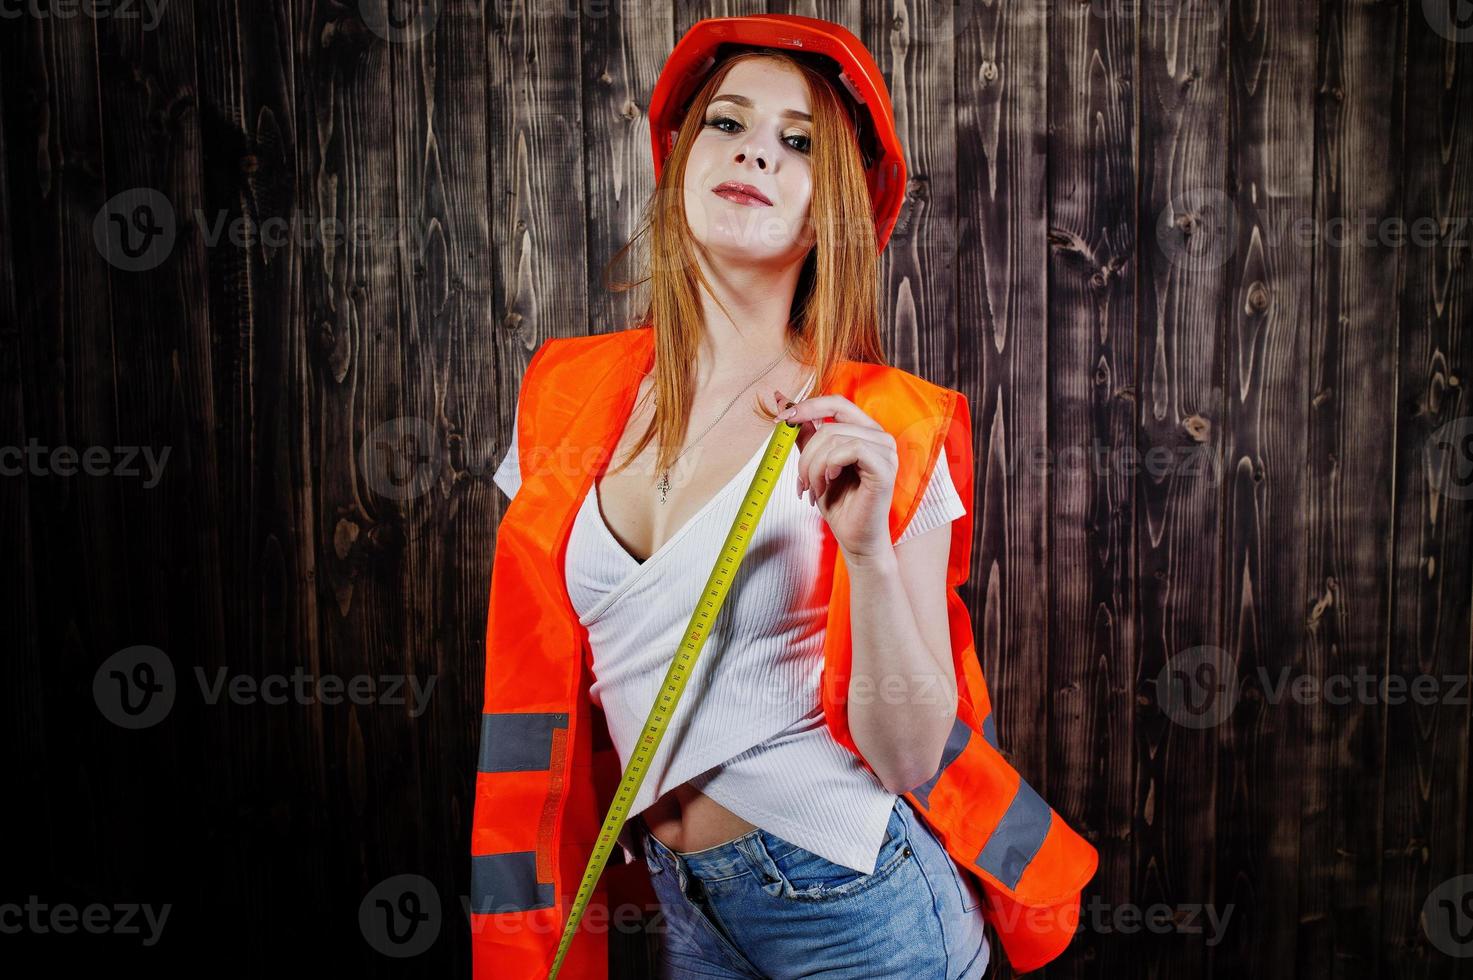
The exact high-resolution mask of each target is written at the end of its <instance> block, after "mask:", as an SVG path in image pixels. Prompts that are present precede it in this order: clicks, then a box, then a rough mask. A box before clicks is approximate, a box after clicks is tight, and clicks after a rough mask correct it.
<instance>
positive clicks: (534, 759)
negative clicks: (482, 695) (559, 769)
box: [479, 711, 568, 772]
mask: <svg viewBox="0 0 1473 980" xmlns="http://www.w3.org/2000/svg"><path fill="white" fill-rule="evenodd" d="M567 727H568V713H567V712H566V711H562V712H518V711H506V712H500V711H499V712H495V713H487V714H483V715H481V761H480V766H479V768H480V771H481V772H542V771H546V770H547V769H550V768H551V767H552V732H553V729H555V728H567Z"/></svg>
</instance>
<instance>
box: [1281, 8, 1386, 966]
mask: <svg viewBox="0 0 1473 980" xmlns="http://www.w3.org/2000/svg"><path fill="white" fill-rule="evenodd" d="M1404 32H1405V22H1404V18H1403V17H1402V16H1401V11H1399V10H1396V9H1393V8H1391V7H1386V6H1382V5H1378V4H1365V3H1344V4H1338V3H1336V4H1326V5H1325V7H1324V8H1323V9H1322V11H1321V19H1320V31H1319V40H1320V58H1319V66H1318V74H1319V78H1320V83H1319V88H1318V95H1319V107H1318V112H1317V118H1316V132H1315V154H1316V167H1315V214H1314V222H1313V230H1314V231H1315V232H1316V233H1317V234H1316V235H1315V236H1314V237H1315V239H1317V241H1316V244H1315V247H1314V256H1315V270H1314V298H1313V303H1312V310H1313V319H1312V321H1311V323H1312V325H1311V334H1310V350H1309V378H1310V391H1311V396H1310V424H1309V439H1308V442H1309V472H1308V478H1307V481H1306V482H1307V489H1308V495H1307V501H1306V508H1307V514H1308V521H1309V541H1308V559H1309V566H1308V585H1309V597H1310V601H1311V606H1310V610H1309V635H1308V643H1307V646H1306V655H1307V673H1308V674H1309V675H1310V676H1311V677H1313V678H1315V679H1316V680H1317V681H1319V682H1321V683H1323V682H1325V681H1327V680H1328V679H1329V678H1331V677H1337V676H1346V675H1351V674H1354V673H1355V672H1356V671H1358V670H1359V671H1364V672H1366V673H1367V674H1369V675H1371V676H1374V677H1380V676H1382V675H1384V674H1385V673H1386V665H1387V633H1388V629H1389V609H1388V605H1389V601H1390V564H1389V559H1390V553H1391V513H1392V506H1391V504H1392V499H1393V495H1394V492H1395V490H1394V488H1393V486H1392V479H1393V475H1392V463H1393V459H1394V456H1393V453H1392V451H1391V450H1392V447H1393V446H1394V445H1395V431H1394V423H1395V399H1396V394H1395V385H1396V368H1395V365H1396V346H1397V339H1396V338H1397V332H1398V319H1397V313H1398V311H1397V309H1396V303H1395V292H1394V289H1392V288H1388V286H1389V285H1391V284H1394V283H1395V282H1396V264H1397V261H1396V260H1397V257H1396V253H1395V251H1394V250H1392V249H1389V248H1385V247H1383V246H1379V245H1371V246H1366V245H1360V244H1356V245H1354V246H1350V245H1347V244H1346V234H1345V233H1344V232H1343V231H1342V232H1340V233H1339V234H1338V235H1335V236H1334V237H1332V231H1331V230H1332V229H1334V228H1338V227H1343V224H1342V223H1343V222H1344V221H1346V220H1347V219H1353V218H1356V217H1359V216H1364V215H1369V216H1372V217H1373V218H1379V217H1380V216H1382V215H1389V214H1394V213H1396V212H1397V210H1398V208H1399V204H1400V200H1401V189H1400V181H1399V179H1397V177H1396V175H1397V174H1399V173H1400V172H1401V170H1402V167H1403V155H1402V149H1401V142H1400V140H1399V139H1397V138H1395V136H1394V134H1396V133H1399V132H1400V131H1401V124H1400V121H1399V118H1400V113H1401V111H1402V107H1401V102H1402V99H1401V97H1400V95H1399V93H1398V91H1397V90H1398V87H1399V85H1400V76H1399V75H1398V73H1396V72H1388V71H1385V70H1384V66H1386V65H1396V64H1402V63H1404V62H1403V58H1404V54H1403V52H1404V42H1403V38H1404ZM1372 65H1374V66H1376V68H1375V69H1374V70H1368V66H1372ZM1369 447H1376V450H1375V451H1368V449H1369ZM1384 710H1385V709H1384V707H1383V706H1381V705H1378V704H1374V703H1372V704H1366V703H1364V702H1363V701H1361V700H1360V699H1350V700H1348V701H1341V702H1340V703H1336V702H1331V701H1313V702H1311V703H1310V704H1308V705H1306V706H1305V707H1304V717H1305V721H1306V732H1307V734H1308V736H1309V739H1308V745H1307V749H1308V752H1309V755H1308V757H1307V758H1306V766H1305V772H1306V774H1307V775H1306V783H1305V796H1304V800H1305V808H1304V816H1303V829H1302V831H1301V835H1300V839H1301V847H1302V848H1303V853H1302V860H1301V862H1300V874H1301V886H1300V891H1301V908H1302V912H1301V916H1300V921H1301V922H1302V923H1304V926H1305V931H1304V934H1303V935H1302V936H1301V939H1300V946H1299V968H1300V971H1301V972H1303V973H1305V974H1306V975H1311V976H1320V975H1326V976H1336V977H1338V976H1344V975H1348V976H1365V975H1372V974H1373V973H1375V972H1376V971H1378V970H1379V960H1380V947H1381V935H1380V933H1381V930H1380V924H1379V921H1378V919H1379V910H1380V908H1381V903H1382V893H1381V877H1382V876H1381V859H1380V855H1381V853H1382V847H1383V837H1382V816H1381V804H1382V786H1383V783H1384V780H1385V778H1386V772H1385V760H1386V748H1385V719H1384Z"/></svg>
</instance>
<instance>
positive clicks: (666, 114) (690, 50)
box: [650, 14, 905, 251]
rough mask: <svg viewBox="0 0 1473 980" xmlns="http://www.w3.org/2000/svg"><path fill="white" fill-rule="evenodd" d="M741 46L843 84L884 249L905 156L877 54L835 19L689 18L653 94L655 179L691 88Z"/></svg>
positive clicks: (902, 189) (899, 192) (791, 16)
mask: <svg viewBox="0 0 1473 980" xmlns="http://www.w3.org/2000/svg"><path fill="white" fill-rule="evenodd" d="M744 48H775V49H777V50H780V51H782V52H784V53H787V54H792V55H795V56H797V57H798V59H799V60H800V61H803V62H806V63H809V64H812V65H813V66H814V67H816V68H818V69H819V70H820V71H821V72H824V73H825V74H827V76H828V77H829V78H831V79H833V80H834V81H835V83H836V84H837V86H838V87H840V89H841V94H842V93H843V92H847V93H848V95H849V96H850V97H851V99H852V100H853V103H854V108H855V110H856V112H855V122H856V131H857V136H858V139H859V151H860V157H861V159H863V161H864V167H865V176H866V178H867V182H868V184H869V197H870V204H871V205H872V206H873V208H874V214H875V238H876V240H877V242H878V247H879V249H880V250H881V251H883V250H884V248H885V243H886V242H887V241H889V240H890V232H891V230H892V229H893V228H894V226H895V219H896V217H898V216H899V214H900V203H901V201H902V199H903V198H904V196H905V160H904V158H903V157H902V156H901V153H900V139H899V137H897V136H896V134H895V112H894V110H893V109H892V108H891V107H890V91H889V89H887V88H886V87H885V79H884V76H882V75H881V74H880V69H879V66H878V65H876V64H875V60H874V58H872V57H871V56H870V53H869V51H868V50H867V49H866V48H865V46H864V45H863V44H861V43H860V41H859V38H857V37H855V36H854V35H853V34H851V33H850V32H849V31H848V30H847V29H846V28H844V27H843V26H841V25H839V24H835V23H833V22H832V21H827V20H818V19H817V18H814V17H799V16H797V15H794V14H753V15H751V16H746V17H711V18H707V19H706V20H701V21H697V22H696V23H695V24H694V25H692V26H691V29H690V30H688V31H686V32H685V36H684V37H682V38H681V39H680V41H679V42H678V43H677V44H676V45H675V49H674V50H673V51H671V52H670V57H669V58H668V59H666V61H665V67H664V68H662V69H661V70H660V77H659V79H657V80H656V82H655V91H654V94H653V95H652V96H651V98H650V140H651V142H652V143H653V144H654V152H655V179H656V180H659V179H660V170H661V169H662V168H663V166H664V164H665V158H666V157H668V156H669V155H670V151H671V150H672V149H673V148H674V147H675V135H676V133H677V132H678V131H679V129H680V123H681V120H682V119H684V118H685V113H686V110H687V109H688V108H689V103H690V100H691V99H692V98H693V97H694V96H695V93H696V91H697V90H698V89H699V88H700V87H701V85H702V83H704V82H705V80H706V79H707V78H708V77H709V76H710V74H711V72H712V70H713V69H714V68H715V67H716V66H717V65H719V64H720V63H721V62H722V61H723V60H724V59H725V58H726V57H728V56H729V55H730V54H733V53H736V52H737V51H739V50H740V49H744ZM814 55H817V56H819V57H813V56H814ZM825 69H828V70H827V71H825Z"/></svg>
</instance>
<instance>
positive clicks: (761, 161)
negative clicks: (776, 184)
mask: <svg viewBox="0 0 1473 980" xmlns="http://www.w3.org/2000/svg"><path fill="white" fill-rule="evenodd" d="M747 157H748V154H747V152H746V151H745V150H743V151H742V152H741V153H738V154H737V163H746V162H747ZM752 159H754V160H755V161H756V162H757V169H758V170H766V169H767V158H766V157H764V156H763V155H762V154H761V153H757V154H752Z"/></svg>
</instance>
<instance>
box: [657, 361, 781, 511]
mask: <svg viewBox="0 0 1473 980" xmlns="http://www.w3.org/2000/svg"><path fill="white" fill-rule="evenodd" d="M792 347H793V344H792V341H789V342H788V346H787V347H785V348H783V352H782V353H781V354H779V355H777V360H775V361H773V362H772V363H771V364H769V365H767V369H766V370H764V371H763V372H762V373H761V374H759V375H757V377H755V378H753V379H752V380H751V381H748V382H747V387H746V388H743V389H742V390H741V391H739V392H737V393H736V397H735V398H733V399H732V400H731V401H730V402H729V403H728V404H727V406H726V407H725V408H723V409H722V410H721V414H720V415H718V416H716V421H715V422H712V423H711V424H710V425H708V426H706V428H705V429H704V430H702V432H701V434H700V435H699V436H697V437H696V440H695V442H692V443H691V444H690V445H688V446H686V447H685V448H684V449H682V450H681V451H680V452H678V453H676V455H675V458H674V459H672V460H671V461H670V465H671V466H674V465H675V464H676V463H678V462H680V457H681V456H684V455H685V454H686V453H688V452H690V451H691V450H692V449H694V448H695V445H696V443H698V442H700V441H701V440H702V439H704V438H706V433H707V432H710V431H711V430H712V429H714V428H715V427H716V422H720V421H721V420H722V419H723V418H725V417H726V413H727V412H729V411H731V406H732V405H735V404H736V403H737V398H740V397H742V395H744V394H746V392H747V388H750V387H752V386H753V385H754V384H756V383H757V382H759V381H761V380H762V379H763V378H765V377H767V375H768V372H770V371H771V370H772V369H773V368H775V367H777V363H778V361H781V360H782V359H783V358H784V357H787V356H788V352H789V351H790V350H792ZM655 488H656V489H657V490H659V491H660V503H662V504H663V503H664V502H665V494H667V493H668V492H669V491H670V470H669V469H668V468H667V469H666V470H665V472H664V473H662V474H660V482H659V483H657V484H655Z"/></svg>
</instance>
